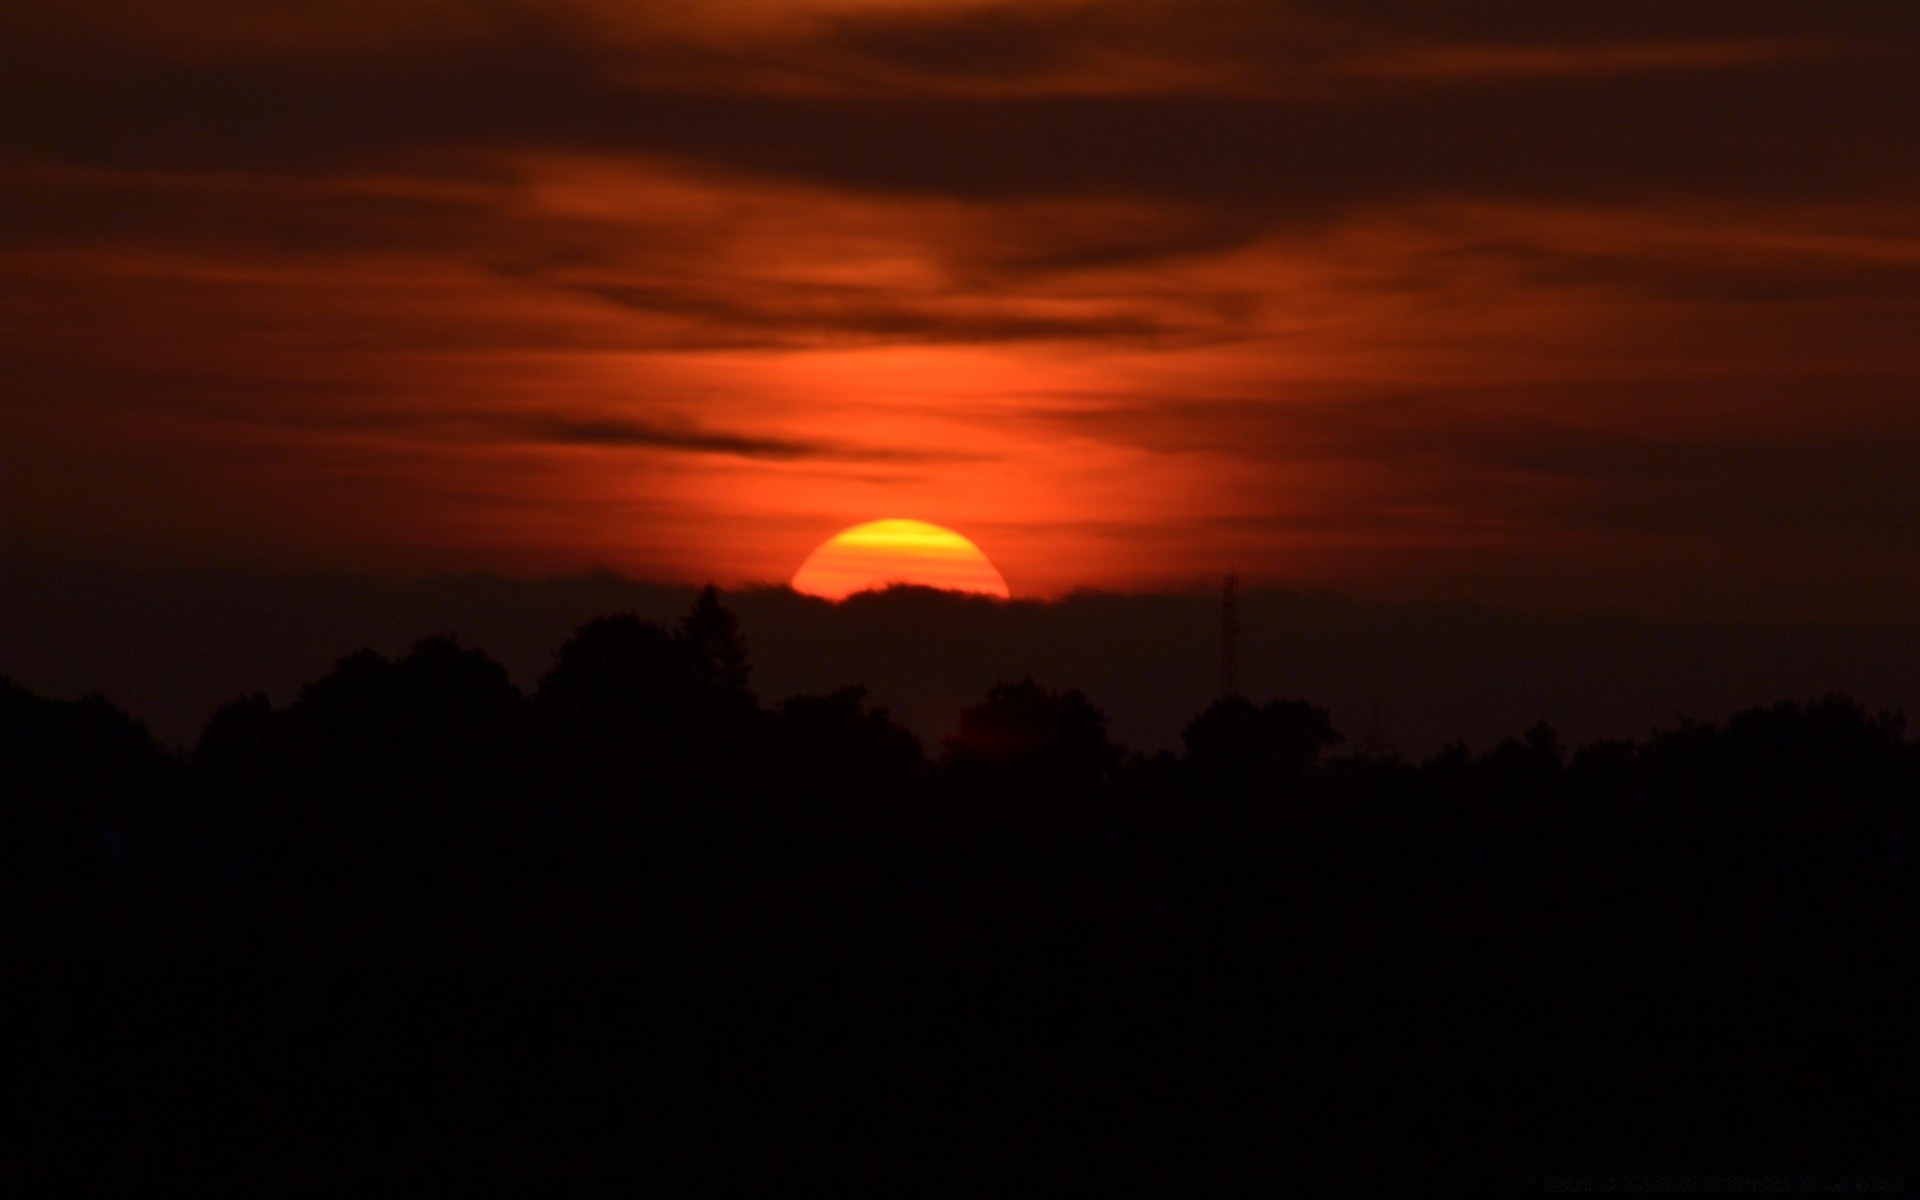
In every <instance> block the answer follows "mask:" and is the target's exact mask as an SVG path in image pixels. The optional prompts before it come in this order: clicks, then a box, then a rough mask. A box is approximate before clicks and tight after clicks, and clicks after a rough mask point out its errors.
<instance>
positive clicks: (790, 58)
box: [0, 0, 1920, 623]
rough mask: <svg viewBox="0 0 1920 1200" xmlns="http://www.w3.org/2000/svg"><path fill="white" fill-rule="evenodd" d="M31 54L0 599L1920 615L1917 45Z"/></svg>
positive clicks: (359, 34) (1002, 25) (301, 33)
mask: <svg viewBox="0 0 1920 1200" xmlns="http://www.w3.org/2000/svg"><path fill="white" fill-rule="evenodd" d="M14 8H15V10H16V11H10V12H9V13H8V14H6V15H4V16H0V554H4V555H8V556H12V557H16V558H29V559H43V558H54V559H68V560H71V559H90V560H105V561H111V562H128V563H138V564H142V565H152V564H163V565H164V564H185V565H195V566H198V565H208V564H214V565H222V566H237V567H243V568H251V569H274V570H279V569H287V568H312V567H322V568H333V567H342V568H355V569H371V570H376V571H382V572H389V573H403V574H404V573H419V572H424V571H440V570H461V569H468V568H484V569H490V570H497V571H503V572H508V573H519V574H537V573H548V572H567V571H576V570H581V569H585V568H589V567H593V566H608V567H612V568H615V569H617V570H621V571H623V572H627V573H629V574H633V575H637V576H643V577H654V578H662V579H678V580H701V579H706V578H715V579H718V580H720V581H721V582H724V583H742V582H749V581H764V580H777V579H784V578H786V577H787V576H788V575H789V574H790V573H791V572H792V571H793V569H794V568H795V567H796V566H797V565H798V564H799V563H800V561H801V560H802V559H803V558H804V557H805V556H806V555H807V553H808V552H809V551H810V550H811V549H812V548H813V547H814V545H816V544H817V543H818V542H819V541H821V540H822V539H824V538H825V537H827V536H828V535H830V534H831V533H833V532H834V531H835V530H837V529H840V528H843V527H845V526H848V525H852V524H855V523H858V522H862V521H867V520H871V519H875V518H881V517H911V518H918V519H923V520H928V521H933V522H937V523H940V524H944V525H950V526H952V527H954V528H956V529H958V530H960V531H961V532H963V533H965V534H966V535H967V536H969V537H970V538H972V539H973V540H974V541H975V542H977V543H978V544H979V545H980V546H981V547H982V549H984V550H985V551H986V552H987V554H988V555H989V556H990V557H991V558H992V559H993V561H994V563H995V564H996V565H997V566H998V567H999V568H1000V570H1001V572H1002V573H1003V574H1004V575H1005V577H1006V579H1007V581H1008V583H1009V584H1010V585H1011V587H1012V588H1013V590H1014V592H1015V593H1016V594H1019V595H1028V596H1035V595H1041V596H1044V595H1053V594H1059V593H1062V592H1064V591H1067V590H1069V589H1072V588H1075V587H1082V586H1089V587H1099V588H1112V589H1145V588H1161V587H1180V586H1187V585H1191V584H1194V583H1196V582H1202V581H1209V580H1212V579H1214V578H1216V577H1217V576H1218V575H1219V574H1220V573H1222V572H1223V571H1224V570H1225V569H1226V568H1227V567H1228V566H1229V565H1234V566H1237V567H1238V568H1239V570H1240V571H1241V573H1242V575H1243V576H1245V577H1247V578H1248V580H1249V581H1250V582H1251V583H1254V584H1273V585H1285V586H1301V587H1320V588H1331V589H1337V590H1341V591H1346V592H1352V593H1356V594H1361V595H1375V596H1433V597H1468V598H1475V599H1482V600H1494V601H1500V602H1510V603H1518V604H1527V605H1530V604H1542V605H1554V606H1586V605H1594V604H1602V605H1621V606H1626V607H1628V608H1633V609H1640V610H1645V611H1659V612H1679V613H1688V614H1711V615H1720V616H1726V615H1733V616H1752V617H1755V618H1760V619H1777V618H1819V619H1831V620H1841V621H1893V622H1901V623H1915V622H1916V614H1920V515H1917V514H1920V403H1916V400H1920V391H1917V389H1916V381H1917V380H1920V336H1916V331H1920V7H1916V6H1912V5H1901V4H1887V3H1883V2H1875V3H1864V2H1863V3H1851V4H1849V3H1831V4H1823V5H1817V6H1816V5H1811V4H1807V3H1803V2H1801V0H1793V2H1792V3H1785V2H1776V0H1750V2H1748V3H1743V4H1739V5H1727V4H1723V3H1712V4H1709V3H1704V2H1696V0H1666V2H1663V3H1657V4H1656V3H1651V2H1648V3H1640V2H1636V0H1622V2H1619V3H1610V4H1607V5H1549V4H1540V3H1536V2H1533V0H1526V2H1522V0H1461V2H1459V3H1452V4H1448V5H1444V6H1441V5H1432V4H1415V3H1411V2H1410V0H1409V2H1406V3H1401V2H1397V0H1361V2H1354V0H1346V2H1342V3H1338V4H1336V3H1333V2H1332V0H1323V2H1320V3H1297V4H1289V3H1282V2H1279V0H1260V2H1252V0H1249V2H1247V3H1206V2H1201V0H1179V2H1177V3H1154V2H1152V0H1135V2H1130V3H1100V2H1097V0H1096V2H1086V3H1080V2H1072V3H1051V2H1045V0H1024V2H1022V3H1017V4H1011V3H1009V4H988V3H971V2H962V0H917V2H910V0H891V2H882V0H778V2H775V0H720V2H716V0H701V2H700V3H695V4H689V3H674V4H665V3H652V2H649V0H640V2H635V0H622V2H620V3H613V2H611V0H606V2H600V0H567V2H560V0H554V2H539V0H520V2H514V0H484V2H473V0H435V2H430V3H402V2H397V0H381V2H379V3H373V2H364V3H343V2H341V0H327V2H325V3H319V2H312V3H287V4H276V5H262V4H258V3H253V2H246V3H242V2H240V0H175V2H173V3H169V4H168V5H165V6H153V5H150V4H136V3H133V2H131V0H83V2H73V0H68V2H65V3H62V4H59V5H42V6H14ZM18 10H27V11H18ZM1587 10H1591V11H1587Z"/></svg>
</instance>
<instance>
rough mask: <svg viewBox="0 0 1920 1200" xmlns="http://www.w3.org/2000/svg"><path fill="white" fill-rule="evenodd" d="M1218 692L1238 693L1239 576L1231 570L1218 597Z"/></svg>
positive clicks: (1224, 694) (1226, 693)
mask: <svg viewBox="0 0 1920 1200" xmlns="http://www.w3.org/2000/svg"><path fill="white" fill-rule="evenodd" d="M1220 694H1221V695H1222V696H1237V695H1239V694H1240V576H1239V575H1238V574H1237V573H1235V572H1234V571H1231V570H1229V571H1228V572H1227V585H1226V588H1225V589H1224V591H1223V592H1222V593H1221V598H1220Z"/></svg>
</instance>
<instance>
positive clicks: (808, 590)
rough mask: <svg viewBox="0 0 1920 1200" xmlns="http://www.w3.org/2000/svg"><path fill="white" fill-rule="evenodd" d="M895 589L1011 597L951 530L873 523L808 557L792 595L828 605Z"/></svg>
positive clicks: (913, 523) (991, 570) (796, 575)
mask: <svg viewBox="0 0 1920 1200" xmlns="http://www.w3.org/2000/svg"><path fill="white" fill-rule="evenodd" d="M893 584H912V585H915V586H918V587H930V588H944V589H946V590H948V591H955V592H975V593H978V594H980V595H985V596H997V597H999V598H1000V599H1002V600H1005V599H1007V598H1008V597H1009V595H1010V593H1009V592H1008V590H1007V581H1006V580H1004V579H1002V578H1001V577H1000V572H999V571H997V570H995V569H994V566H993V564H992V563H991V562H989V561H987V556H986V555H984V554H982V553H980V548H979V547H978V546H976V545H974V544H973V543H972V542H970V541H968V540H967V539H966V538H964V537H961V536H960V535H959V534H957V533H955V532H954V531H953V530H951V529H946V528H943V527H941V526H939V525H930V524H928V523H927V522H925V521H902V520H887V521H869V522H867V523H866V524H864V525H855V526H854V527H853V528H851V529H843V530H841V531H840V532H839V533H837V534H835V535H834V536H832V537H831V538H828V539H827V540H826V541H825V542H823V543H821V545H820V547H819V549H817V550H815V551H814V552H813V553H812V554H810V555H808V556H807V561H806V562H804V563H801V564H800V569H799V570H798V571H795V572H794V574H793V584H792V586H793V590H794V591H796V592H803V593H805V594H806V595H809V596H820V597H823V598H824V599H828V600H844V599H846V598H847V597H848V596H851V595H853V594H854V593H855V592H865V591H871V590H874V589H876V588H884V587H888V586H891V585H893Z"/></svg>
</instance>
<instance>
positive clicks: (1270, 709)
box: [1181, 696, 1346, 796]
mask: <svg viewBox="0 0 1920 1200" xmlns="http://www.w3.org/2000/svg"><path fill="white" fill-rule="evenodd" d="M1345 740H1346V739H1345V738H1343V737H1342V736H1341V735H1340V734H1339V733H1337V732H1335V730H1334V728H1333V721H1332V718H1331V716H1329V714H1328V713H1327V711H1326V710H1325V709H1322V708H1315V707H1314V706H1313V705H1311V704H1307V703H1305V702H1303V701H1286V700H1269V701H1267V702H1266V703H1265V704H1260V705H1255V704H1253V703H1252V702H1251V701H1249V700H1247V699H1245V698H1243V697H1240V696H1222V697H1221V698H1220V699H1218V700H1215V701H1214V702H1213V703H1212V704H1211V705H1209V706H1208V708H1207V710H1206V711H1205V712H1203V713H1201V714H1200V715H1199V716H1198V717H1196V718H1194V720H1193V721H1192V723H1191V724H1189V725H1188V726H1187V728H1186V730H1185V732H1184V733H1182V734H1181V741H1182V742H1183V743H1184V744H1185V746H1186V752H1187V753H1186V763H1187V766H1188V768H1189V769H1190V770H1191V772H1192V774H1193V777H1194V779H1195V781H1196V783H1197V784H1198V785H1199V786H1201V787H1203V788H1208V789H1217V790H1219V791H1222V792H1225V793H1229V794H1234V795H1242V796H1246V795H1265V796H1272V795H1275V794H1277V793H1278V792H1280V791H1282V790H1294V789H1298V788H1299V787H1300V786H1301V785H1302V784H1303V783H1304V782H1305V781H1306V779H1307V777H1308V775H1309V773H1310V772H1312V771H1313V769H1314V768H1315V767H1316V766H1318V765H1319V762H1320V756H1321V754H1322V753H1323V752H1325V751H1326V750H1328V749H1329V748H1331V747H1333V746H1336V745H1338V744H1339V743H1341V742H1343V741H1345Z"/></svg>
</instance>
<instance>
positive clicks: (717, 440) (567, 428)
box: [526, 417, 966, 463]
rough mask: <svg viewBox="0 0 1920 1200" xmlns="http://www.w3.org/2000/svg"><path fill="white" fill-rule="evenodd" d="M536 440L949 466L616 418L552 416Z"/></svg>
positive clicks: (934, 458) (877, 451)
mask: <svg viewBox="0 0 1920 1200" xmlns="http://www.w3.org/2000/svg"><path fill="white" fill-rule="evenodd" d="M526 428H527V429H528V430H529V432H531V434H532V435H533V436H534V437H536V438H538V439H539V440H541V441H546V442H551V443H553V444H555V445H562V446H601V447H607V448H613V449H625V448H634V449H650V450H673V451H684V452H687V453H693V454H725V455H732V456H734V457H737V458H756V459H768V460H772V461H775V462H794V461H799V460H803V459H826V460H831V461H835V462H853V463H912V462H943V461H944V462H950V461H954V459H955V458H956V457H960V458H965V457H966V456H964V455H960V456H956V455H954V454H952V453H940V452H937V451H930V450H903V449H889V448H886V447H875V446H859V445H854V444H851V443H847V442H832V441H815V440H808V439H801V438H779V437H766V436H759V435H753V434H744V433H733V432H727V431H723V430H714V429H703V428H699V427H696V426H690V425H670V424H655V423H651V422H646V421H635V420H630V419H624V418H618V417H573V418H562V417H556V418H551V419H548V420H543V421H538V422H534V423H532V424H530V425H528V426H527V427H526Z"/></svg>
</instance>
